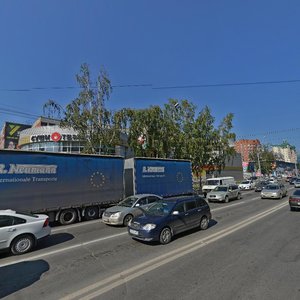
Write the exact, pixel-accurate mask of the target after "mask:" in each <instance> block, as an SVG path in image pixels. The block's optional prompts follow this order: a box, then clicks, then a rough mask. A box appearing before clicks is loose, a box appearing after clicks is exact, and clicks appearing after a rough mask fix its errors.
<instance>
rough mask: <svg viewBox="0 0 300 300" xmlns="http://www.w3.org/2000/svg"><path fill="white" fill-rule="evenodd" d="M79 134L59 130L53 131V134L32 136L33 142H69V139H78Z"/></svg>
mask: <svg viewBox="0 0 300 300" xmlns="http://www.w3.org/2000/svg"><path fill="white" fill-rule="evenodd" d="M78 140H79V138H78V135H76V134H64V133H62V134H61V133H59V132H53V133H52V134H39V135H32V136H30V141H31V142H32V143H39V142H67V141H78Z"/></svg>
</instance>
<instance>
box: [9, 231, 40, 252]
mask: <svg viewBox="0 0 300 300" xmlns="http://www.w3.org/2000/svg"><path fill="white" fill-rule="evenodd" d="M34 244H35V239H34V237H33V236H32V235H29V234H24V235H20V236H17V237H16V238H14V240H13V241H12V243H11V246H10V252H11V253H12V254H14V255H20V254H24V253H27V252H29V251H31V250H32V248H33V246H34Z"/></svg>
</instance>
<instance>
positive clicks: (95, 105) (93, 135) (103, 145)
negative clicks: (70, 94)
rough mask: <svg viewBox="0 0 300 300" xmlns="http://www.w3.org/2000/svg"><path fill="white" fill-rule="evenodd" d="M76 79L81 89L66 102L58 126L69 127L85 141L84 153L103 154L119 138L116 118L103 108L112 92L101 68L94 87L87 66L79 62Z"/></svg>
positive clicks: (106, 76) (108, 80)
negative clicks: (74, 96)
mask: <svg viewBox="0 0 300 300" xmlns="http://www.w3.org/2000/svg"><path fill="white" fill-rule="evenodd" d="M76 80H77V82H78V84H79V86H80V88H81V91H80V93H79V95H78V97H77V98H76V99H74V100H73V101H72V102H71V103H70V104H69V105H67V107H66V111H65V118H64V120H63V121H62V126H65V127H72V128H73V129H75V130H76V131H77V132H78V135H79V138H80V139H81V140H83V141H85V145H84V152H85V153H96V152H101V153H104V154H107V153H109V149H110V147H114V146H115V145H116V144H117V143H118V142H119V140H120V132H119V128H118V126H117V125H118V124H119V123H118V120H116V119H115V116H114V114H113V113H112V112H111V111H109V110H107V109H106V107H105V102H106V101H107V100H108V99H109V97H110V94H111V92H112V87H111V82H110V79H109V76H108V74H107V72H106V71H105V69H104V68H101V70H100V72H99V75H98V77H97V82H96V87H94V86H93V84H92V80H91V74H90V70H89V67H88V65H87V64H83V65H81V68H80V73H79V74H77V75H76Z"/></svg>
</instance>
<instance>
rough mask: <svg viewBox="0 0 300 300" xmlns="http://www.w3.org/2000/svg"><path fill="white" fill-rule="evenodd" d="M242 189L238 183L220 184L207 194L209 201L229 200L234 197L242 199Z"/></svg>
mask: <svg viewBox="0 0 300 300" xmlns="http://www.w3.org/2000/svg"><path fill="white" fill-rule="evenodd" d="M240 198H241V191H240V189H239V187H238V186H237V185H236V184H230V185H219V186H217V187H216V188H215V189H214V190H212V191H211V192H209V193H208V194H207V200H208V201H209V202H226V203H227V202H229V200H232V199H240Z"/></svg>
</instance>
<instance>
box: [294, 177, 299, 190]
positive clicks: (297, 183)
mask: <svg viewBox="0 0 300 300" xmlns="http://www.w3.org/2000/svg"><path fill="white" fill-rule="evenodd" d="M294 186H295V188H300V178H297V179H296V180H295V181H294Z"/></svg>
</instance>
